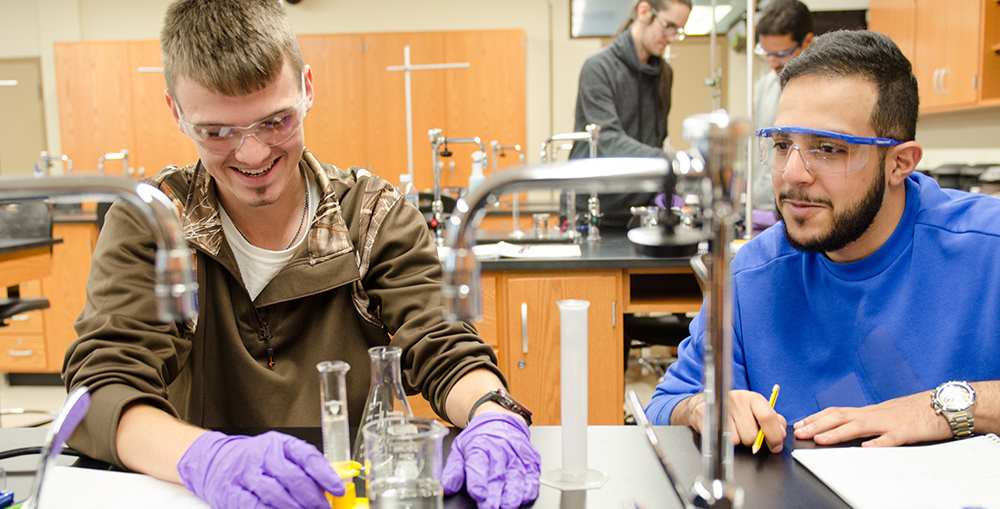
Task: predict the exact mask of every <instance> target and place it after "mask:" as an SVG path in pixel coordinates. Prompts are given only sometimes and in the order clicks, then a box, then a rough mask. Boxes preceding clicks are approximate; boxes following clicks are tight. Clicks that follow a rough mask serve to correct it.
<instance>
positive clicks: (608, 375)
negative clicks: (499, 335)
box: [501, 271, 625, 425]
mask: <svg viewBox="0 0 1000 509" xmlns="http://www.w3.org/2000/svg"><path fill="white" fill-rule="evenodd" d="M619 277H620V276H616V275H615V274H614V272H613V271H595V272H594V274H593V275H580V276H565V277H547V276H541V275H539V276H538V277H527V276H526V277H520V276H514V277H510V278H508V279H507V281H506V285H507V311H506V322H507V337H506V339H507V340H506V342H505V344H504V345H502V346H501V348H502V349H503V350H502V351H503V353H504V354H505V358H506V359H505V361H504V363H503V364H504V365H505V366H506V368H505V371H504V373H505V374H506V375H507V379H508V381H509V382H510V389H511V393H512V394H513V395H514V397H515V398H517V399H518V400H519V401H521V402H522V403H524V404H525V405H526V406H527V407H528V408H529V409H531V411H532V412H534V423H535V424H537V425H558V424H559V423H560V421H561V419H560V413H561V410H560V401H561V398H560V380H559V378H560V356H559V352H560V347H559V341H560V323H559V321H560V320H559V319H560V314H559V308H558V306H557V305H556V302H557V301H560V300H564V299H581V300H587V301H590V308H589V310H588V311H589V312H588V314H587V320H588V324H587V328H588V352H587V363H588V366H587V372H588V384H587V385H588V415H589V421H590V424H591V425H615V424H622V419H623V410H622V405H623V401H624V391H625V388H624V384H625V382H624V375H623V373H624V371H623V367H622V362H623V360H622V359H623V356H622V335H621V327H620V324H619V323H618V320H617V319H616V318H615V317H614V314H615V313H616V309H615V308H616V299H617V297H616V296H617V295H618V293H619V291H620V286H621V285H620V280H619ZM522 309H523V310H524V311H523V313H522ZM522 324H523V329H522ZM522 331H523V332H524V334H522ZM525 337H526V341H525ZM524 343H527V353H525V352H524Z"/></svg>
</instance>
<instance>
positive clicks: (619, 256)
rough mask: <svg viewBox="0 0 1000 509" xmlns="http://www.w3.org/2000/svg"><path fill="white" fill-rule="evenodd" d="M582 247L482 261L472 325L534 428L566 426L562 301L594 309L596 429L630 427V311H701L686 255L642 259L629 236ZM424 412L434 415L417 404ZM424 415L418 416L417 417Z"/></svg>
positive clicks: (591, 362) (592, 410)
mask: <svg viewBox="0 0 1000 509" xmlns="http://www.w3.org/2000/svg"><path fill="white" fill-rule="evenodd" d="M602 237H603V238H602V240H601V241H600V242H599V243H591V242H588V241H587V240H585V239H584V240H583V241H582V242H581V243H580V249H581V256H579V257H572V258H558V259H552V258H548V259H490V260H481V261H480V264H481V267H482V298H483V319H482V320H480V321H477V322H475V325H476V327H477V329H478V331H479V333H480V336H482V338H483V340H484V341H486V343H488V344H489V345H491V346H492V347H493V348H494V350H496V352H497V358H498V363H499V367H500V370H501V371H503V373H504V375H505V376H506V377H507V381H508V383H509V384H510V389H511V393H512V394H514V396H515V397H516V398H518V400H520V401H521V402H522V403H524V404H525V405H526V406H527V407H528V408H530V409H531V410H532V412H534V419H535V423H536V424H539V425H558V424H559V423H560V390H559V387H560V382H559V378H560V368H559V363H560V355H559V351H560V348H559V340H560V321H559V309H558V307H557V305H556V302H557V301H560V300H565V299H580V300H587V301H589V302H590V307H589V311H588V324H587V325H588V327H587V330H588V356H587V357H588V361H587V362H588V378H589V383H588V393H589V394H588V412H589V423H590V424H592V425H618V424H623V422H624V418H625V414H624V404H625V380H624V372H625V358H624V355H623V352H624V341H625V340H624V335H623V317H624V315H625V314H627V313H694V312H697V311H698V310H699V309H700V308H701V303H702V293H701V288H700V286H699V284H698V280H697V278H696V277H695V275H694V272H693V270H692V269H691V267H690V259H689V258H686V257H685V258H653V257H649V256H644V255H642V254H640V253H638V252H637V250H636V248H635V247H633V245H632V244H631V243H630V242H629V241H628V239H627V238H626V237H625V234H624V232H622V233H612V232H607V233H604V234H602ZM411 401H413V402H414V403H415V406H416V407H417V409H419V412H418V413H420V414H421V415H427V416H431V415H430V414H429V409H427V408H424V405H422V404H421V403H420V402H419V401H414V400H413V399H411ZM415 411H417V410H415Z"/></svg>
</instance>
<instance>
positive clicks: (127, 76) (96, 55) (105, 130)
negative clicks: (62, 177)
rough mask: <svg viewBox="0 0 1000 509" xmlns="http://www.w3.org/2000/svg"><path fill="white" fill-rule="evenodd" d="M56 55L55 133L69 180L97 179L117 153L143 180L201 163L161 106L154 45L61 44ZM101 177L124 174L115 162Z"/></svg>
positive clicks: (156, 46)
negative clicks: (75, 175) (84, 175)
mask: <svg viewBox="0 0 1000 509" xmlns="http://www.w3.org/2000/svg"><path fill="white" fill-rule="evenodd" d="M54 50H55V60H56V83H57V87H56V88H57V91H58V92H57V93H58V98H59V133H60V136H61V138H62V148H63V153H64V154H66V155H67V156H68V157H69V158H70V159H71V160H72V161H73V171H74V172H96V171H97V169H98V161H99V160H100V158H101V157H102V156H104V155H105V154H108V153H113V152H121V151H122V150H128V151H129V154H128V156H129V161H128V163H129V166H130V167H131V168H133V169H134V170H135V171H136V172H138V171H139V168H143V169H144V172H145V175H146V176H148V175H152V174H155V173H156V172H158V171H159V170H160V169H162V168H163V167H165V166H167V165H168V164H185V163H187V162H194V161H197V160H198V154H197V152H196V151H195V149H194V146H193V145H192V144H191V142H190V140H188V139H187V137H185V136H184V135H183V134H182V133H181V132H180V130H179V129H178V128H177V124H175V123H174V120H173V117H172V116H171V115H170V110H169V109H168V108H167V103H166V100H165V99H164V95H163V91H164V90H166V88H167V86H166V81H164V79H163V73H162V72H160V71H159V67H160V45H159V42H157V41H155V40H152V41H108V42H104V41H98V42H62V43H55V45H54ZM104 172H105V173H106V174H109V175H119V176H121V175H125V174H126V169H125V168H124V165H123V164H122V162H121V161H113V160H112V161H107V162H106V163H105V166H104ZM136 176H138V175H137V173H136Z"/></svg>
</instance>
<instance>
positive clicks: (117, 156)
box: [97, 149, 142, 178]
mask: <svg viewBox="0 0 1000 509" xmlns="http://www.w3.org/2000/svg"><path fill="white" fill-rule="evenodd" d="M108 160H111V161H116V160H120V161H121V162H122V173H123V174H124V175H125V176H126V177H131V176H132V174H133V173H134V170H132V168H130V167H129V165H128V149H122V151H121V152H108V153H107V154H104V155H103V156H101V157H99V158H98V159H97V171H98V173H104V161H108ZM139 178H142V169H141V168H140V169H139Z"/></svg>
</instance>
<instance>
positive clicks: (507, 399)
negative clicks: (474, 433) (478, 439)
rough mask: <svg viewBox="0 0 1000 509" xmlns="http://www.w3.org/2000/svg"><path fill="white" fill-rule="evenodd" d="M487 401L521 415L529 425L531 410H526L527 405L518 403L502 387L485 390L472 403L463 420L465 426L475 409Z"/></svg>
mask: <svg viewBox="0 0 1000 509" xmlns="http://www.w3.org/2000/svg"><path fill="white" fill-rule="evenodd" d="M487 401H492V402H494V403H496V404H498V405H500V406H502V407H504V408H506V409H507V410H510V411H511V412H514V413H515V414H517V415H519V416H521V418H522V419H524V422H526V423H528V426H531V410H528V409H527V407H525V406H524V405H522V404H520V403H518V402H517V400H516V399H514V398H513V397H512V396H511V395H510V394H507V391H505V390H503V389H497V390H495V391H490V392H487V393H486V395H485V396H483V397H481V398H479V399H478V400H477V401H476V402H475V403H474V404H473V405H472V409H471V410H469V418H468V420H466V422H465V425H466V426H468V425H469V423H470V422H472V416H474V415H476V409H478V408H479V406H480V405H482V404H483V403H486V402H487Z"/></svg>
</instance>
